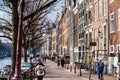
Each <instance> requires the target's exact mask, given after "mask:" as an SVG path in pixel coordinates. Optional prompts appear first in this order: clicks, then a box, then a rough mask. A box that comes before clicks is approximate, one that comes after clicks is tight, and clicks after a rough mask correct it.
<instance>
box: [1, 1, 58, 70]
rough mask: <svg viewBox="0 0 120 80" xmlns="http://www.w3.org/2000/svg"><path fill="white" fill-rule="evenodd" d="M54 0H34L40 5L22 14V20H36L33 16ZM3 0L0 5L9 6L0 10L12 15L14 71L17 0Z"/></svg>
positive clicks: (37, 14)
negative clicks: (2, 3) (26, 13)
mask: <svg viewBox="0 0 120 80" xmlns="http://www.w3.org/2000/svg"><path fill="white" fill-rule="evenodd" d="M56 1H57V0H35V1H34V3H35V2H36V4H40V5H41V6H36V7H35V6H34V7H33V8H34V10H33V11H31V13H29V14H28V15H25V16H24V21H26V20H28V21H30V23H33V22H34V21H36V18H35V17H38V16H39V15H40V14H41V11H43V12H44V10H45V9H47V8H48V7H50V6H52V5H53V4H54V3H55V2H56ZM3 2H4V3H5V4H4V5H1V6H6V7H7V8H9V10H5V9H1V10H2V11H4V12H6V13H8V14H9V15H11V16H12V22H11V24H12V25H11V28H12V70H13V71H14V69H15V61H16V57H15V56H16V46H17V35H18V22H19V21H18V20H19V0H3ZM28 3H30V4H32V2H31V1H30V2H26V4H28ZM26 9H27V8H26ZM30 10H31V9H30ZM39 18H40V17H39ZM31 19H32V21H31ZM37 20H39V19H37ZM25 28H26V27H25ZM26 29H27V28H26ZM28 31H29V30H28ZM25 42H26V41H25Z"/></svg>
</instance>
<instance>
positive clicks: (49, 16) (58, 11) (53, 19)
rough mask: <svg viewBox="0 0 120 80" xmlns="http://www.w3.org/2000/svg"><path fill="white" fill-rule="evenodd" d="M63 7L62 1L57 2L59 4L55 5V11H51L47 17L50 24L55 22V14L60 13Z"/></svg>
mask: <svg viewBox="0 0 120 80" xmlns="http://www.w3.org/2000/svg"><path fill="white" fill-rule="evenodd" d="M63 6H64V0H59V2H58V3H57V4H56V5H55V11H52V12H51V13H50V14H49V15H48V19H49V20H50V21H51V22H55V20H56V17H57V14H60V13H62V10H63Z"/></svg>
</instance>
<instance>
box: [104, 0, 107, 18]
mask: <svg viewBox="0 0 120 80" xmlns="http://www.w3.org/2000/svg"><path fill="white" fill-rule="evenodd" d="M107 6H108V5H107V0H104V16H106V15H107Z"/></svg>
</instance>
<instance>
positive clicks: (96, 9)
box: [94, 3, 98, 21]
mask: <svg viewBox="0 0 120 80" xmlns="http://www.w3.org/2000/svg"><path fill="white" fill-rule="evenodd" d="M94 11H95V21H97V19H98V3H95V10H94Z"/></svg>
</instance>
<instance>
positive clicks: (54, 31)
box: [51, 23, 58, 57]
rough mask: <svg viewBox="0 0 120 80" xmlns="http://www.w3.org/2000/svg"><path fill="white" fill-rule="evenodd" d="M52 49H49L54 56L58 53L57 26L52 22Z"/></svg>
mask: <svg viewBox="0 0 120 80" xmlns="http://www.w3.org/2000/svg"><path fill="white" fill-rule="evenodd" d="M52 28H53V29H52V35H51V36H52V37H51V38H52V50H51V53H52V55H54V57H56V55H57V54H58V51H57V50H58V49H57V48H58V47H57V43H58V42H57V26H56V25H55V24H54V23H53V24H52Z"/></svg>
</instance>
